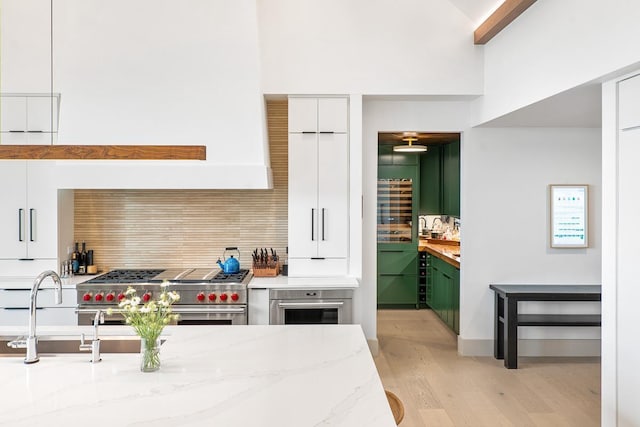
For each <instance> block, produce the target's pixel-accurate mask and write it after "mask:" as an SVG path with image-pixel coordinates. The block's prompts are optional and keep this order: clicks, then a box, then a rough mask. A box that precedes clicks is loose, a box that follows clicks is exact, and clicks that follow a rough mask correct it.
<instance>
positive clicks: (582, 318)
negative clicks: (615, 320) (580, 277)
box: [489, 284, 602, 369]
mask: <svg viewBox="0 0 640 427" xmlns="http://www.w3.org/2000/svg"><path fill="white" fill-rule="evenodd" d="M489 288H490V289H491V290H493V291H494V292H495V314H494V345H493V354H494V357H495V358H496V359H504V366H505V367H506V368H508V369H517V368H518V326H600V325H601V316H600V315H599V314H518V302H520V301H601V299H602V287H601V286H600V285H496V284H492V285H489Z"/></svg>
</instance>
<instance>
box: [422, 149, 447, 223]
mask: <svg viewBox="0 0 640 427" xmlns="http://www.w3.org/2000/svg"><path fill="white" fill-rule="evenodd" d="M441 163H442V147H439V146H435V147H429V150H428V151H427V152H426V153H424V154H422V155H421V156H420V203H419V211H420V214H421V215H440V214H441V213H442V167H441Z"/></svg>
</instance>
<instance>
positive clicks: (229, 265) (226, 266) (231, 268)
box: [217, 248, 240, 274]
mask: <svg viewBox="0 0 640 427" xmlns="http://www.w3.org/2000/svg"><path fill="white" fill-rule="evenodd" d="M227 251H236V252H237V253H238V258H240V251H239V250H238V248H225V250H224V253H223V254H222V257H223V258H226V257H225V255H226V254H227ZM217 264H218V265H219V266H220V269H222V271H223V272H224V273H225V274H234V273H237V272H239V271H240V261H238V260H237V259H235V258H234V257H233V255H230V256H229V258H226V259H225V261H224V262H222V261H220V258H218V261H217Z"/></svg>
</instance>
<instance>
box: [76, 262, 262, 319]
mask: <svg viewBox="0 0 640 427" xmlns="http://www.w3.org/2000/svg"><path fill="white" fill-rule="evenodd" d="M252 276H253V274H252V273H251V272H250V271H249V270H242V269H241V270H240V272H238V273H235V274H226V273H223V272H222V271H221V270H220V269H217V268H215V269H204V268H188V269H175V268H171V269H118V270H112V271H109V272H108V273H105V274H102V275H100V276H97V277H95V278H93V279H90V280H87V281H86V282H83V283H80V284H78V285H77V286H76V290H77V295H78V324H79V325H91V324H92V323H93V319H94V318H95V314H96V312H97V310H102V311H104V312H106V310H107V309H108V308H113V309H117V308H118V303H119V302H120V300H122V299H123V298H124V293H125V291H126V290H127V288H128V287H129V286H131V287H133V288H134V289H135V290H136V292H137V294H138V295H139V296H140V297H141V298H142V300H143V301H148V300H149V299H151V298H153V297H154V295H155V294H159V293H160V285H161V284H162V282H164V281H168V282H169V287H168V290H174V291H177V292H178V293H179V294H180V300H179V301H178V302H176V303H174V305H173V307H172V309H173V312H174V313H177V314H179V315H180V320H178V324H183V325H187V324H188V325H212V324H223V325H246V324H247V284H248V283H249V281H250V280H251V277H252ZM105 323H106V324H123V317H122V315H120V314H119V313H113V314H112V315H105Z"/></svg>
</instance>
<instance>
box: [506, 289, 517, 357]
mask: <svg viewBox="0 0 640 427" xmlns="http://www.w3.org/2000/svg"><path fill="white" fill-rule="evenodd" d="M503 325H504V326H503V327H504V332H503V337H504V341H503V346H504V348H503V351H504V366H505V368H508V369H517V368H518V299H517V298H504V323H503Z"/></svg>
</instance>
